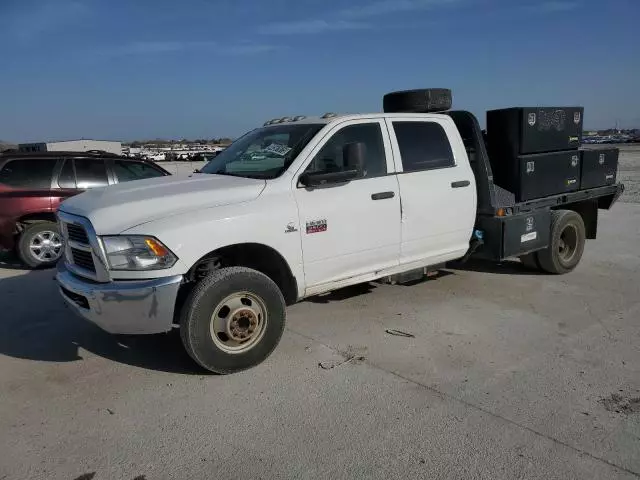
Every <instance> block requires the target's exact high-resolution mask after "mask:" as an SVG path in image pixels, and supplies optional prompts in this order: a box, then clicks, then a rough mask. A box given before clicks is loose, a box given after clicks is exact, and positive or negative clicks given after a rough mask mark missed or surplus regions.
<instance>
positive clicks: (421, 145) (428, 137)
mask: <svg viewBox="0 0 640 480" xmlns="http://www.w3.org/2000/svg"><path fill="white" fill-rule="evenodd" d="M393 130H394V132H395V134H396V138H397V140H398V147H399V148H400V156H401V157H402V170H403V171H405V172H419V171H421V170H433V169H436V168H447V167H453V166H455V161H454V159H453V152H452V150H451V144H450V143H449V139H448V138H447V134H446V132H445V131H444V128H442V126H441V125H439V124H437V123H435V122H393Z"/></svg>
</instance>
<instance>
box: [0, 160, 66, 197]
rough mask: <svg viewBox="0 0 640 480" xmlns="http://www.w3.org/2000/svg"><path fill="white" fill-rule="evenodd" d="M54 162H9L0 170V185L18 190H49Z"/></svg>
mask: <svg viewBox="0 0 640 480" xmlns="http://www.w3.org/2000/svg"><path fill="white" fill-rule="evenodd" d="M55 165H56V160H55V159H53V158H29V159H20V160H10V161H9V162H7V163H6V164H5V165H4V166H3V167H2V170H0V183H3V184H5V185H9V186H11V187H19V188H46V189H49V188H51V177H52V175H53V168H54V167H55Z"/></svg>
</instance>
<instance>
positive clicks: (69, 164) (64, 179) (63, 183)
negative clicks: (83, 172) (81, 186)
mask: <svg viewBox="0 0 640 480" xmlns="http://www.w3.org/2000/svg"><path fill="white" fill-rule="evenodd" d="M58 186H59V187H60V188H76V174H75V172H74V171H73V160H72V159H70V158H68V159H66V160H65V161H64V165H63V166H62V170H60V175H59V176H58Z"/></svg>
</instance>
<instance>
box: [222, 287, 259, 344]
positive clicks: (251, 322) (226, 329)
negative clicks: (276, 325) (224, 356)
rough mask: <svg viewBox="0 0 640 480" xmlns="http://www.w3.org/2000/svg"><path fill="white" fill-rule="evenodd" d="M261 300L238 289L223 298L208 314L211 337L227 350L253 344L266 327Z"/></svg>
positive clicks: (257, 340) (256, 342)
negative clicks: (211, 312) (210, 313)
mask: <svg viewBox="0 0 640 480" xmlns="http://www.w3.org/2000/svg"><path fill="white" fill-rule="evenodd" d="M266 326H267V308H266V307H265V304H264V301H263V300H262V299H261V298H260V297H258V296H257V295H254V294H253V293H249V292H237V293H234V294H232V295H229V296H228V297H227V298H225V299H224V300H222V301H221V302H220V303H219V304H218V305H217V306H216V308H215V309H214V311H213V315H212V316H211V325H210V329H211V338H212V339H213V342H214V343H215V344H216V346H217V347H218V348H219V349H220V350H222V351H224V352H226V353H233V354H237V353H245V352H247V351H249V350H251V349H252V348H253V347H254V346H256V345H257V344H258V343H259V342H260V340H262V337H263V336H264V333H265V331H266Z"/></svg>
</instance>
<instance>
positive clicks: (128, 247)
mask: <svg viewBox="0 0 640 480" xmlns="http://www.w3.org/2000/svg"><path fill="white" fill-rule="evenodd" d="M101 238H102V244H103V245H104V250H105V252H106V254H107V262H108V263H109V267H110V268H111V270H162V269H163V268H171V267H172V266H173V265H174V264H175V263H176V260H177V259H178V258H177V257H176V256H175V255H174V254H173V253H172V252H171V250H169V249H168V248H167V247H165V246H164V245H163V244H162V243H161V242H160V241H159V240H156V239H155V238H153V237H145V236H142V235H117V236H111V237H101Z"/></svg>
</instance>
